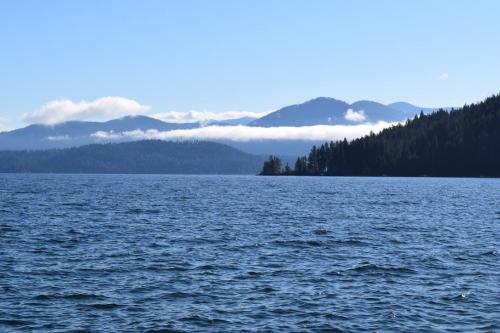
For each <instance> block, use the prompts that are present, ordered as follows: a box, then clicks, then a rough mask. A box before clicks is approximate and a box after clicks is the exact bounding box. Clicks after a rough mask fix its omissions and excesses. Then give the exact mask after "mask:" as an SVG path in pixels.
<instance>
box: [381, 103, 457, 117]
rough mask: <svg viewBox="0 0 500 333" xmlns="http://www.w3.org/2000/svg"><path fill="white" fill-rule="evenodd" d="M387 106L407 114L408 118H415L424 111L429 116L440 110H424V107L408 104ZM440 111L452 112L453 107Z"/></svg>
mask: <svg viewBox="0 0 500 333" xmlns="http://www.w3.org/2000/svg"><path fill="white" fill-rule="evenodd" d="M387 106H388V107H390V108H391V109H394V110H397V111H400V112H403V113H404V114H406V115H407V116H408V118H410V117H413V116H414V115H416V114H419V113H420V111H423V112H424V113H425V114H429V113H432V112H434V111H437V110H438V109H437V108H424V107H420V106H415V105H413V104H410V103H406V102H396V103H391V104H387ZM440 109H443V110H446V111H450V110H451V109H452V108H451V107H441V108H440Z"/></svg>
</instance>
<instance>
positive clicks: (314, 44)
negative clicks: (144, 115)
mask: <svg viewBox="0 0 500 333" xmlns="http://www.w3.org/2000/svg"><path fill="white" fill-rule="evenodd" d="M499 13H500V1H494V0H492V1H478V0H476V1H472V0H471V1H457V0H453V1H452V0H450V1H439V0H435V1H422V0H419V1H397V0H394V1H347V0H346V1H332V0H329V1H270V0H266V1H216V0H213V1H208V0H207V1H186V0H182V1H181V0H179V1H123V0H120V1H89V0H86V1H22V0H12V1H2V2H1V3H0V45H1V49H0V50H1V56H0V118H3V119H4V123H7V125H5V124H4V126H7V127H10V128H13V127H18V126H21V125H22V122H21V121H20V115H21V114H23V113H25V112H32V111H34V110H36V109H37V108H40V106H41V105H43V104H45V103H47V102H48V101H51V100H54V99H61V98H68V99H71V100H74V101H79V100H89V101H90V100H94V99H97V98H100V97H103V96H121V97H125V98H129V99H133V100H136V101H139V102H140V103H141V104H143V105H148V106H150V107H151V111H152V112H166V111H188V110H209V111H214V112H221V111H229V110H241V111H267V110H271V109H276V108H278V107H281V106H285V105H288V104H292V103H297V102H302V101H305V100H307V99H310V98H313V97H317V96H330V97H335V98H338V99H343V100H346V101H350V102H352V101H355V100H358V99H371V100H376V101H380V102H384V103H389V102H394V101H399V100H404V101H408V102H412V103H414V104H418V105H421V106H445V105H462V104H463V103H466V102H474V101H478V100H480V99H482V98H484V97H485V96H488V95H491V94H493V93H498V92H500V20H499V19H498V15H499ZM443 74H446V75H447V79H443V78H445V77H446V75H444V76H443V77H442V78H441V79H440V76H441V75H443ZM5 118H6V119H5ZM5 120H7V121H5Z"/></svg>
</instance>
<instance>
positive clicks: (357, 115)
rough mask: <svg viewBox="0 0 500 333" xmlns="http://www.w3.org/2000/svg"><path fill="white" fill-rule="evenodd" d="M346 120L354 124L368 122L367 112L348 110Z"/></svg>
mask: <svg viewBox="0 0 500 333" xmlns="http://www.w3.org/2000/svg"><path fill="white" fill-rule="evenodd" d="M344 118H345V119H346V120H349V121H353V122H360V121H365V120H366V116H365V111H363V110H360V111H354V110H353V109H347V112H346V113H345V116H344Z"/></svg>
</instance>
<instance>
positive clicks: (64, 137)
mask: <svg viewBox="0 0 500 333" xmlns="http://www.w3.org/2000/svg"><path fill="white" fill-rule="evenodd" d="M69 139H71V138H70V136H69V135H56V136H48V137H47V140H49V141H65V140H69Z"/></svg>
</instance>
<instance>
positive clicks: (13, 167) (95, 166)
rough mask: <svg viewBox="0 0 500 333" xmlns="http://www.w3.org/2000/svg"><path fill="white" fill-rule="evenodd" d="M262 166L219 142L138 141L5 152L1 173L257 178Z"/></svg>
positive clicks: (258, 160)
mask: <svg viewBox="0 0 500 333" xmlns="http://www.w3.org/2000/svg"><path fill="white" fill-rule="evenodd" d="M262 161H263V158H261V157H259V156H255V155H250V154H246V153H244V152H242V151H240V150H238V149H235V148H232V147H229V146H226V145H223V144H219V143H213V142H165V141H136V142H127V143H118V144H93V145H87V146H82V147H78V148H67V149H51V150H42V151H0V172H49V173H178V174H255V173H257V172H258V170H259V167H260V165H261V163H262Z"/></svg>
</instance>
